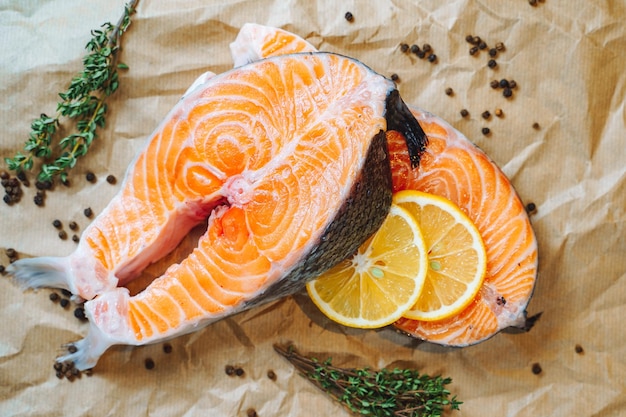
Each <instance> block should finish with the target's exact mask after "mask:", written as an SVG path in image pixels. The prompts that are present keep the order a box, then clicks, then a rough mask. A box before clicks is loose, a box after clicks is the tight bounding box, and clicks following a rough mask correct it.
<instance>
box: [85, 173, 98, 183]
mask: <svg viewBox="0 0 626 417" xmlns="http://www.w3.org/2000/svg"><path fill="white" fill-rule="evenodd" d="M85 178H86V179H87V181H89V182H94V181H95V180H96V174H94V173H93V172H91V171H89V172H87V174H86V175H85Z"/></svg>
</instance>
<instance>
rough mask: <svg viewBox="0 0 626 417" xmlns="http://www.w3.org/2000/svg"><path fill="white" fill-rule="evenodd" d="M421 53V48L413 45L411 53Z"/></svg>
mask: <svg viewBox="0 0 626 417" xmlns="http://www.w3.org/2000/svg"><path fill="white" fill-rule="evenodd" d="M419 51H420V47H419V46H417V45H415V44H413V45H411V52H412V53H414V54H416V53H418V52H419Z"/></svg>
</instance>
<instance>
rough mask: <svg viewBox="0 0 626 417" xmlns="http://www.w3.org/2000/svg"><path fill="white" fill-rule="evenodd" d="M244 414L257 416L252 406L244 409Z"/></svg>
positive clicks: (251, 416) (250, 416) (252, 416)
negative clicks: (246, 409)
mask: <svg viewBox="0 0 626 417" xmlns="http://www.w3.org/2000/svg"><path fill="white" fill-rule="evenodd" d="M246 416H248V417H257V413H256V410H255V409H254V408H248V411H246Z"/></svg>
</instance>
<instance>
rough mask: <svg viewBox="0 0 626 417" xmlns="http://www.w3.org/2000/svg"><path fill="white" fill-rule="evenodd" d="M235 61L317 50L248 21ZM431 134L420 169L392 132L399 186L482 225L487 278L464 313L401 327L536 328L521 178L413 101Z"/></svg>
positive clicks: (532, 248) (427, 330) (463, 330)
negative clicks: (515, 179)
mask: <svg viewBox="0 0 626 417" xmlns="http://www.w3.org/2000/svg"><path fill="white" fill-rule="evenodd" d="M230 48H231V52H232V55H233V61H234V62H235V65H240V64H243V63H246V62H253V61H255V60H259V59H264V58H267V57H269V56H277V55H281V54H287V53H293V52H298V51H302V52H304V51H316V49H315V47H314V46H313V45H311V44H310V43H309V42H307V41H306V40H304V39H302V38H300V37H298V36H297V35H294V34H292V33H290V32H287V31H285V30H282V29H278V28H272V27H267V26H261V25H257V24H253V23H247V24H245V25H244V26H243V27H242V28H241V31H240V33H239V35H238V36H237V38H236V39H235V41H234V42H233V43H232V44H231V46H230ZM411 111H412V113H413V115H414V116H415V117H416V119H417V120H418V122H419V123H420V125H421V127H422V128H423V129H424V131H425V133H426V135H427V137H428V146H427V147H426V150H425V152H424V154H423V155H422V162H421V164H420V168H419V169H418V170H415V169H413V164H412V162H411V160H410V158H408V156H407V155H408V153H407V147H406V145H405V141H406V138H404V137H403V135H402V133H401V132H399V131H393V130H389V131H388V132H387V143H388V148H389V155H390V156H389V157H390V161H391V171H392V182H393V190H394V192H397V191H402V190H417V191H423V192H427V193H430V194H435V195H438V196H441V197H444V198H446V199H448V200H450V201H452V202H453V203H454V204H456V205H457V206H458V207H459V208H460V209H461V210H462V211H463V212H464V213H465V214H466V215H467V216H468V217H469V218H470V219H471V220H472V222H473V223H474V224H475V225H476V227H477V229H478V230H479V232H480V235H481V237H482V239H483V241H484V244H485V248H486V251H487V268H486V274H485V279H484V282H483V285H482V286H481V288H480V291H479V293H478V294H477V295H476V297H475V298H474V300H473V301H472V302H471V303H470V305H468V306H467V307H466V308H465V309H464V310H463V311H461V312H460V313H458V314H456V315H454V316H452V317H450V318H447V319H442V320H437V321H419V320H413V319H408V318H401V319H399V320H398V321H397V322H396V323H394V326H395V327H396V328H397V329H398V330H400V331H401V332H403V333H405V334H407V335H409V336H412V337H416V338H419V339H422V340H425V341H429V342H432V343H437V344H441V345H445V346H468V345H472V344H476V343H479V342H482V341H484V340H487V339H489V338H490V337H492V336H494V335H495V334H497V333H498V332H500V331H501V330H504V329H509V328H512V329H521V330H529V329H530V328H531V327H532V326H533V324H534V322H535V321H536V320H537V319H538V318H539V317H540V315H541V314H537V315H534V316H532V317H527V313H526V307H527V305H528V303H529V301H530V298H531V297H532V294H533V290H534V286H535V282H536V279H537V269H538V246H537V239H536V236H535V233H534V231H533V228H532V225H531V223H530V219H529V217H528V215H527V213H526V211H525V208H524V205H523V204H522V201H521V199H520V197H519V195H518V194H517V192H516V191H515V189H514V187H513V185H512V184H511V182H510V181H509V179H508V178H507V177H506V175H505V174H504V173H503V172H502V170H501V169H500V168H499V167H498V166H497V164H496V163H495V162H493V161H492V160H491V159H490V158H489V157H488V156H487V155H486V154H485V153H484V152H483V151H482V150H481V149H479V148H478V147H477V146H476V145H474V144H473V143H472V142H471V141H470V140H469V139H467V138H466V137H465V136H464V135H463V134H462V133H461V132H459V131H458V130H456V129H455V128H453V127H452V126H451V125H450V124H448V123H446V122H445V121H444V120H442V119H441V118H439V117H437V116H435V115H433V114H431V113H429V112H427V111H424V110H421V109H418V108H413V107H412V108H411Z"/></svg>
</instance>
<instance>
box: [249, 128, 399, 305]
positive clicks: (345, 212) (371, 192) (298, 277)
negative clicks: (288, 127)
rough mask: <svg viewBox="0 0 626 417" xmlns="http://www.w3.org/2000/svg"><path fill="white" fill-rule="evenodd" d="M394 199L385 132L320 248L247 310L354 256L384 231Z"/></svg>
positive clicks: (298, 287) (373, 145)
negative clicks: (369, 238)
mask: <svg viewBox="0 0 626 417" xmlns="http://www.w3.org/2000/svg"><path fill="white" fill-rule="evenodd" d="M391 197H392V182H391V165H390V163H389V153H388V151H387V140H386V136H385V132H383V131H382V130H381V131H380V132H379V133H378V134H377V135H376V136H375V137H374V139H373V140H372V142H371V144H370V147H369V150H368V152H367V156H366V159H365V163H364V165H363V168H362V170H361V172H360V173H359V176H358V178H357V180H356V181H355V183H354V185H353V187H352V190H351V192H350V194H349V195H348V198H347V199H346V201H344V202H343V204H342V205H341V207H340V209H339V211H338V213H337V215H336V217H335V218H334V219H333V220H332V221H331V223H330V224H329V225H328V227H327V228H326V230H325V231H324V233H323V234H322V237H321V239H320V240H319V242H318V244H317V245H316V246H315V247H314V248H313V249H312V250H311V251H310V252H309V253H308V254H306V255H305V256H304V257H303V259H302V261H301V262H300V263H299V264H297V265H296V266H295V267H294V269H292V270H291V271H290V272H289V273H288V274H287V275H286V276H285V277H283V278H282V279H281V280H279V281H277V282H276V283H274V284H273V285H271V286H270V287H268V288H267V289H266V290H265V293H264V294H263V295H261V296H259V297H256V298H255V299H254V300H251V301H250V302H249V303H247V304H246V306H245V307H244V309H247V308H251V307H254V306H257V305H260V304H264V303H266V302H269V301H273V300H276V299H279V298H282V297H285V296H288V295H291V294H294V293H296V292H298V291H300V290H301V289H302V288H303V287H304V285H305V283H306V282H307V281H309V280H311V279H313V278H315V277H317V276H319V275H320V274H322V273H323V272H325V271H326V270H328V269H330V268H332V267H333V266H335V265H336V264H338V263H339V262H341V261H342V260H344V259H346V258H347V257H349V256H350V255H352V254H353V253H354V252H355V251H356V250H357V249H358V248H359V246H361V244H362V243H363V242H364V241H365V240H366V239H367V238H368V237H370V236H371V235H372V234H373V233H374V232H375V231H376V230H378V228H380V226H381V224H382V223H383V221H384V220H385V217H387V213H388V212H389V208H390V207H391ZM312 198H315V197H314V196H313V197H312Z"/></svg>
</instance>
